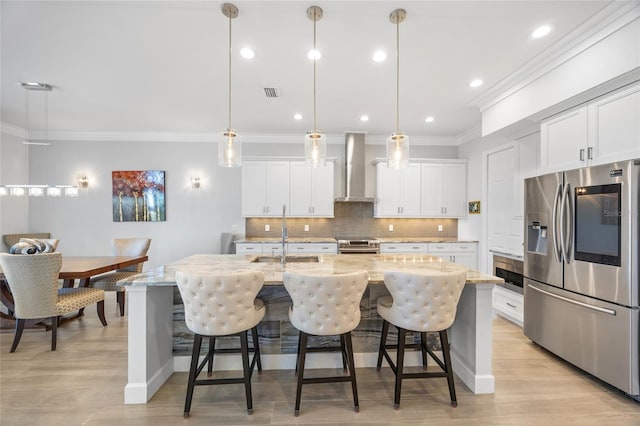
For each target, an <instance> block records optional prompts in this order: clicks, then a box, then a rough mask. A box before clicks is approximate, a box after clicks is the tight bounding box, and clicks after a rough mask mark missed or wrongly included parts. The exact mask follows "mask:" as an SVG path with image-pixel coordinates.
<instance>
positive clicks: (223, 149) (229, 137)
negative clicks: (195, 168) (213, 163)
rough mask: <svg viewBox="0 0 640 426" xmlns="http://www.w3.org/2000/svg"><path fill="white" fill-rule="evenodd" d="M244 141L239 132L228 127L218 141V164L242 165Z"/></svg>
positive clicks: (226, 165)
mask: <svg viewBox="0 0 640 426" xmlns="http://www.w3.org/2000/svg"><path fill="white" fill-rule="evenodd" d="M241 158H242V142H241V140H240V136H239V135H238V132H236V131H235V130H232V129H227V130H225V131H224V132H222V135H220V140H219V141H218V165H219V166H220V167H240V165H241Z"/></svg>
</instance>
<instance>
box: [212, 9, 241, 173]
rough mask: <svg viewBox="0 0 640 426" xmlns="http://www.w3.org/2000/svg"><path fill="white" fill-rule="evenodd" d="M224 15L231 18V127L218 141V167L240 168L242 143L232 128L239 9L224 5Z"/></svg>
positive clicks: (229, 126)
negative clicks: (233, 38) (234, 41)
mask: <svg viewBox="0 0 640 426" xmlns="http://www.w3.org/2000/svg"><path fill="white" fill-rule="evenodd" d="M221 9H222V14H223V15H224V16H226V17H227V18H229V125H228V127H227V129H226V130H225V131H223V132H222V135H221V137H220V140H219V141H218V165H219V166H220V167H240V165H241V160H242V158H241V157H242V143H241V141H240V136H239V135H238V132H237V131H236V130H234V129H233V128H231V20H232V19H234V18H237V17H238V8H237V7H236V6H235V5H233V4H231V3H224V4H223V5H222V7H221Z"/></svg>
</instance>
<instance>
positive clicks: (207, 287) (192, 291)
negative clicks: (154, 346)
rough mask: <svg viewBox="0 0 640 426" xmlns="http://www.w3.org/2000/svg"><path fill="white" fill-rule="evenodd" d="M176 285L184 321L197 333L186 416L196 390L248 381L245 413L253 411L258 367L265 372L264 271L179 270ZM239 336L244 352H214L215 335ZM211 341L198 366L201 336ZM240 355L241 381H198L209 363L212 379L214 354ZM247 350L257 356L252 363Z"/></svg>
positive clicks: (227, 350)
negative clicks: (260, 326) (250, 341)
mask: <svg viewBox="0 0 640 426" xmlns="http://www.w3.org/2000/svg"><path fill="white" fill-rule="evenodd" d="M176 282H177V284H178V289H179V290H180V296H181V297H182V301H183V303H184V320H185V324H186V326H187V328H189V330H191V331H192V332H193V333H194V340H193V350H192V353H191V367H190V369H189V380H188V383H187V395H186V399H185V403H184V417H189V415H190V412H191V399H192V397H193V391H194V388H195V387H196V386H204V385H223V384H230V383H244V388H245V398H246V401H247V412H248V413H249V414H252V413H253V398H252V396H251V376H252V375H253V370H254V368H255V366H256V364H257V367H258V371H262V364H261V361H260V344H259V342H258V329H257V325H258V323H259V322H260V321H262V318H264V314H265V311H266V309H265V307H264V303H263V302H262V300H260V299H257V298H256V296H257V295H258V292H259V291H260V289H261V288H262V285H263V283H264V273H262V272H261V271H248V272H229V273H197V272H193V273H189V272H183V271H177V272H176ZM249 330H251V334H252V338H253V349H250V348H249V345H248V339H247V332H248V331H249ZM220 336H239V337H240V351H238V350H237V349H232V348H230V349H215V345H216V341H215V338H216V337H220ZM203 337H209V350H208V352H207V355H206V356H205V358H204V359H203V361H202V362H199V358H200V349H201V346H202V338H203ZM238 352H240V353H241V357H242V370H243V375H242V377H232V378H228V377H225V378H219V379H209V378H207V379H198V375H199V374H200V372H201V371H202V369H203V368H204V367H205V365H206V364H208V371H207V376H208V377H210V376H212V375H213V357H214V355H215V353H238ZM249 352H253V358H252V359H251V362H249Z"/></svg>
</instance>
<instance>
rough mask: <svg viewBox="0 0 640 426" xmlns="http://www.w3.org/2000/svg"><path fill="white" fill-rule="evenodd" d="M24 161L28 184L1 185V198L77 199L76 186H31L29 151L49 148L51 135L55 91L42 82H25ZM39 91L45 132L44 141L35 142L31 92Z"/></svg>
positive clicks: (23, 85) (23, 84)
mask: <svg viewBox="0 0 640 426" xmlns="http://www.w3.org/2000/svg"><path fill="white" fill-rule="evenodd" d="M22 87H24V89H25V91H24V141H23V142H22V143H23V145H24V147H25V148H24V161H25V168H24V170H25V177H26V180H27V184H24V185H0V196H6V195H10V196H14V197H21V196H25V195H28V196H30V197H43V196H45V195H48V196H50V197H59V196H61V195H66V196H68V197H77V196H78V195H79V191H78V187H77V186H74V185H48V184H41V185H31V184H29V183H28V181H29V150H30V147H32V146H34V147H37V146H49V145H50V144H49V142H47V139H48V134H49V92H51V91H52V90H53V87H52V86H51V85H50V84H47V83H40V82H24V83H22ZM32 91H38V92H43V94H44V132H43V140H42V141H41V142H40V141H33V140H31V139H30V136H31V135H30V131H29V117H30V114H29V92H32Z"/></svg>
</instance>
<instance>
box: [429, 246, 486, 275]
mask: <svg viewBox="0 0 640 426" xmlns="http://www.w3.org/2000/svg"><path fill="white" fill-rule="evenodd" d="M429 254H432V255H434V256H438V257H440V258H441V259H443V260H446V261H448V262H453V263H459V264H461V265H464V266H466V267H467V268H469V269H478V244H477V243H429Z"/></svg>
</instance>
